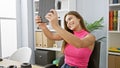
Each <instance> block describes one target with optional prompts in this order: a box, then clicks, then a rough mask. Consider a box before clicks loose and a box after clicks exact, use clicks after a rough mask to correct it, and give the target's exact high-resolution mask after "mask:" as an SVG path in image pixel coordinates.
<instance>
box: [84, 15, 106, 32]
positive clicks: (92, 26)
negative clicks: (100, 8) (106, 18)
mask: <svg viewBox="0 0 120 68" xmlns="http://www.w3.org/2000/svg"><path fill="white" fill-rule="evenodd" d="M102 21H103V17H102V18H100V19H99V20H97V21H94V22H93V23H87V22H86V21H84V22H85V25H86V27H87V29H88V30H89V31H90V32H92V31H94V30H96V29H100V28H101V27H104V26H103V25H102V24H101V23H102Z"/></svg>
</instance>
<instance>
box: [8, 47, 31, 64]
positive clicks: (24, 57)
mask: <svg viewBox="0 0 120 68" xmlns="http://www.w3.org/2000/svg"><path fill="white" fill-rule="evenodd" d="M31 55H32V50H31V49H30V48H29V47H22V48H19V49H18V50H17V51H16V52H14V53H13V54H12V55H11V56H10V57H9V59H10V60H14V61H20V62H23V63H30V59H31Z"/></svg>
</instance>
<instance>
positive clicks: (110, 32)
mask: <svg viewBox="0 0 120 68" xmlns="http://www.w3.org/2000/svg"><path fill="white" fill-rule="evenodd" d="M109 33H120V31H109Z"/></svg>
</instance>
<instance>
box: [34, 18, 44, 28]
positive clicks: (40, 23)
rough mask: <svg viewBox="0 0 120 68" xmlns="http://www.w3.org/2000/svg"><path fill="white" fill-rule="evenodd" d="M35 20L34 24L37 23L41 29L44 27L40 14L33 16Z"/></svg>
mask: <svg viewBox="0 0 120 68" xmlns="http://www.w3.org/2000/svg"><path fill="white" fill-rule="evenodd" d="M35 22H36V24H37V25H38V26H39V27H40V28H41V29H44V28H46V23H44V22H42V20H41V17H40V16H36V17H35Z"/></svg>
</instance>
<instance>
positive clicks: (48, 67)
mask: <svg viewBox="0 0 120 68" xmlns="http://www.w3.org/2000/svg"><path fill="white" fill-rule="evenodd" d="M45 68H58V66H56V65H55V64H47V65H45Z"/></svg>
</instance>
